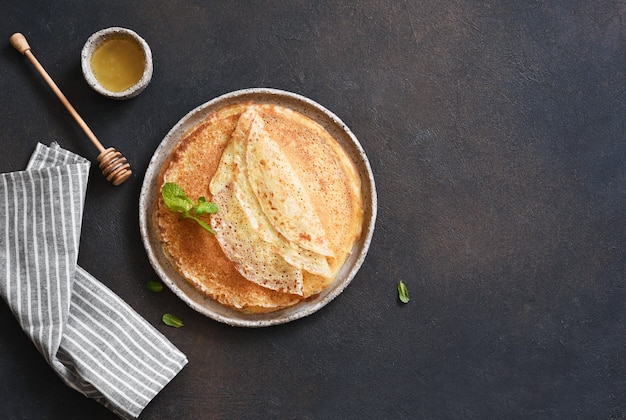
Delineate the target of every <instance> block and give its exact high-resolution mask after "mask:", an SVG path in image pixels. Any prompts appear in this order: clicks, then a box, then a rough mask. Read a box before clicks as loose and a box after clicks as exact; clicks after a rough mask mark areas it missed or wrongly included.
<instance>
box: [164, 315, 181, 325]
mask: <svg viewBox="0 0 626 420" xmlns="http://www.w3.org/2000/svg"><path fill="white" fill-rule="evenodd" d="M161 320H162V321H163V323H164V324H165V325H169V326H170V327H174V328H180V327H182V326H183V321H181V320H180V318H179V317H177V316H176V315H172V314H164V315H163V317H162V318H161Z"/></svg>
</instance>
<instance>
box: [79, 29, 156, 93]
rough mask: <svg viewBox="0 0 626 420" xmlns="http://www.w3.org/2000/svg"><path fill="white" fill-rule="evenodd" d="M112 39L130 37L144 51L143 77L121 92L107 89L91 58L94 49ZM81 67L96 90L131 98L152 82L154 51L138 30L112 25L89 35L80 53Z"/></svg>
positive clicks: (88, 81)
mask: <svg viewBox="0 0 626 420" xmlns="http://www.w3.org/2000/svg"><path fill="white" fill-rule="evenodd" d="M110 39H130V40H132V41H135V42H136V43H137V45H139V47H140V49H141V50H142V52H143V60H144V63H143V64H144V66H143V67H144V71H143V75H142V76H141V78H140V79H139V80H138V81H137V82H136V83H135V84H134V85H132V86H130V87H129V88H127V89H126V90H123V91H121V92H114V91H111V90H109V89H106V88H105V87H103V86H102V84H101V83H100V82H99V81H98V79H97V78H96V76H95V74H94V71H93V68H92V66H91V58H92V56H93V53H94V51H96V49H97V48H98V47H99V46H101V45H102V44H103V43H104V42H105V41H108V40H110ZM80 62H81V67H82V70H83V76H84V77H85V80H86V81H87V83H88V84H89V86H91V88H92V89H94V90H95V91H96V92H98V93H100V94H102V95H104V96H106V97H108V98H112V99H130V98H133V97H135V96H137V95H139V94H140V93H141V92H142V91H143V90H144V89H145V88H146V87H147V86H148V84H149V83H150V80H151V79H152V70H153V67H152V51H151V50H150V46H148V43H147V42H146V41H145V40H144V39H143V38H142V37H140V36H139V35H138V34H137V33H136V32H134V31H132V30H130V29H126V28H120V27H112V28H107V29H102V30H100V31H98V32H96V33H94V34H93V35H91V36H90V37H89V39H88V40H87V42H85V45H84V46H83V49H82V51H81V55H80Z"/></svg>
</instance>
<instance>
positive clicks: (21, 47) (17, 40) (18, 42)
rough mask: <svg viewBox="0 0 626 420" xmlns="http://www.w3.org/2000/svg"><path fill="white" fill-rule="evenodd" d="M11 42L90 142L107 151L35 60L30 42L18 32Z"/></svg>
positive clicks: (100, 149)
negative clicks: (46, 84)
mask: <svg viewBox="0 0 626 420" xmlns="http://www.w3.org/2000/svg"><path fill="white" fill-rule="evenodd" d="M9 42H10V43H11V45H13V47H14V48H15V49H16V50H18V51H19V52H20V53H21V54H23V55H25V56H26V58H28V60H29V61H30V62H31V63H32V65H33V66H34V67H35V69H36V70H37V71H38V72H39V74H40V75H41V77H43V79H44V80H45V81H46V83H48V86H50V89H52V91H53V92H54V93H55V95H56V96H57V97H58V98H59V100H60V101H61V103H63V105H64V106H65V108H66V109H67V110H68V111H69V113H70V114H71V115H72V117H74V119H75V120H76V122H77V123H78V125H79V126H80V128H82V130H83V131H84V132H85V134H86V135H87V137H89V140H91V142H92V143H93V145H94V146H95V147H96V149H98V151H99V152H100V153H102V152H103V151H104V150H105V149H104V146H102V143H100V141H99V140H98V138H97V137H96V135H95V134H94V133H93V131H91V129H90V128H89V126H87V123H86V122H85V121H84V120H83V119H82V118H81V116H80V115H79V114H78V112H77V111H76V110H75V109H74V107H73V106H72V104H70V102H69V101H68V100H67V98H66V97H65V95H64V94H63V92H61V89H59V87H58V86H57V84H56V83H54V80H52V78H51V77H50V75H49V74H48V72H47V71H46V70H45V69H44V68H43V66H42V65H41V64H40V63H39V61H38V60H37V59H36V58H35V56H34V55H33V53H32V52H31V50H30V46H29V45H28V41H26V37H24V35H22V34H21V33H19V32H18V33H15V34H13V35H11V38H9Z"/></svg>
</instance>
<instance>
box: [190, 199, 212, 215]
mask: <svg viewBox="0 0 626 420" xmlns="http://www.w3.org/2000/svg"><path fill="white" fill-rule="evenodd" d="M195 213H196V214H197V215H198V216H200V215H201V214H207V213H209V214H213V213H217V204H215V203H212V202H210V201H206V198H204V197H200V198H198V205H197V206H196V210H195Z"/></svg>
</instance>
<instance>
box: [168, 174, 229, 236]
mask: <svg viewBox="0 0 626 420" xmlns="http://www.w3.org/2000/svg"><path fill="white" fill-rule="evenodd" d="M161 195H162V196H163V201H164V202H165V205H166V206H167V208H168V209H170V211H173V212H174V213H180V218H181V219H192V220H194V221H196V222H197V223H198V224H199V225H200V226H202V227H203V228H205V229H206V230H208V231H209V232H211V233H212V234H215V231H214V230H213V228H212V227H211V226H209V225H208V224H207V223H206V222H204V221H203V220H201V219H200V218H198V217H196V216H200V215H202V214H213V213H217V204H215V203H212V202H210V201H206V198H205V197H199V198H198V202H197V203H196V202H194V201H193V200H192V199H191V198H189V197H187V194H185V191H183V189H182V188H181V187H180V186H178V184H175V183H173V182H166V183H165V184H163V188H162V189H161Z"/></svg>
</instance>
